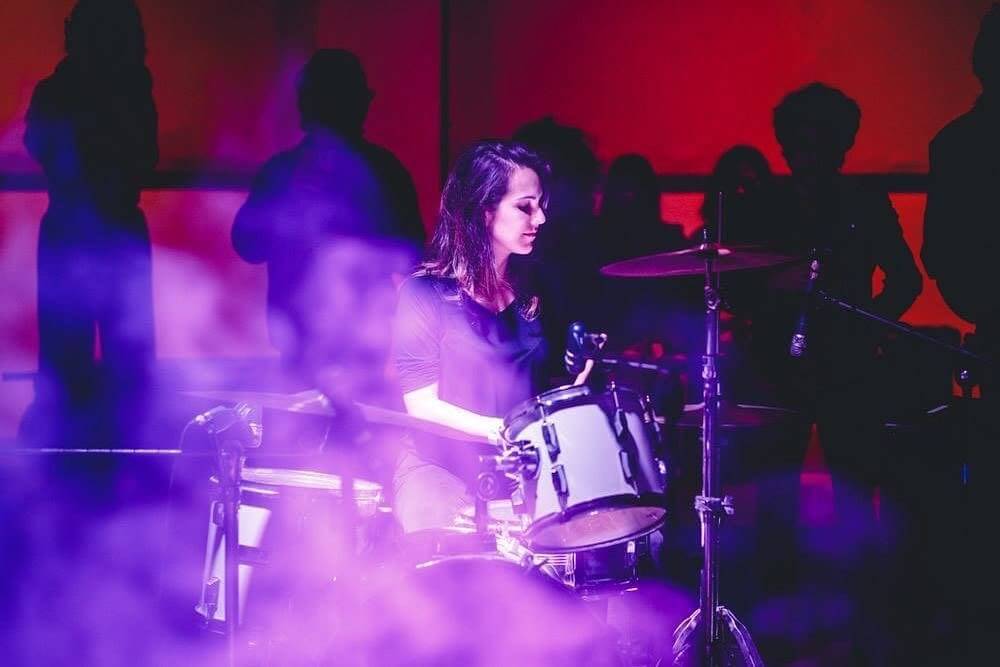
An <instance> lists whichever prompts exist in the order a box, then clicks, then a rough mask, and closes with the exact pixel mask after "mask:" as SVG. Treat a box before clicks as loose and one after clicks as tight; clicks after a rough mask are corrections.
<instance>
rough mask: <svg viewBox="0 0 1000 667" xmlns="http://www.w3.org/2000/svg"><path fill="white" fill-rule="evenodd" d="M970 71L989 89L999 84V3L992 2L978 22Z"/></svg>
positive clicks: (984, 87) (985, 88)
mask: <svg viewBox="0 0 1000 667" xmlns="http://www.w3.org/2000/svg"><path fill="white" fill-rule="evenodd" d="M972 71H973V72H974V73H975V75H976V76H977V77H978V78H979V81H980V82H981V83H982V84H983V89H984V90H991V89H994V88H996V87H997V85H998V84H1000V4H996V3H994V4H993V6H992V7H990V11H988V12H987V13H986V16H984V17H983V20H982V22H981V23H980V24H979V34H978V35H976V43H975V45H974V46H973V47H972Z"/></svg>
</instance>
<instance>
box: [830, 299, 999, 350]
mask: <svg viewBox="0 0 1000 667" xmlns="http://www.w3.org/2000/svg"><path fill="white" fill-rule="evenodd" d="M815 296H816V297H817V298H819V299H822V300H823V301H824V302H826V303H829V304H831V305H833V306H835V307H837V308H839V309H841V310H843V311H846V312H848V313H853V314H855V315H858V316H860V317H863V318H865V319H867V320H871V321H873V322H878V323H879V324H881V325H883V326H885V327H888V328H890V329H893V330H895V331H898V332H899V333H901V334H903V335H904V336H909V337H910V338H915V339H917V340H920V341H923V342H925V343H929V344H931V345H933V346H936V347H939V348H942V349H945V350H948V351H949V352H951V353H952V354H954V355H957V356H959V357H961V358H962V359H963V360H965V361H971V362H974V363H976V364H979V365H984V366H989V365H992V363H993V362H992V361H990V360H989V359H987V358H986V357H983V356H982V355H979V354H976V353H975V352H970V351H969V350H967V349H966V348H964V347H958V346H955V345H952V344H951V343H946V342H945V341H943V340H938V339H937V338H935V337H934V336H928V335H927V334H925V333H923V332H920V331H917V330H916V329H914V328H913V327H911V326H910V325H908V324H903V323H902V322H897V321H896V320H890V319H889V318H887V317H882V316H881V315H877V314H876V313H873V312H871V311H870V310H865V309H864V308H859V307H858V306H855V305H854V304H852V303H849V302H847V301H844V300H842V299H839V298H837V297H835V296H833V295H832V294H830V293H829V292H826V291H825V290H817V291H816V292H815Z"/></svg>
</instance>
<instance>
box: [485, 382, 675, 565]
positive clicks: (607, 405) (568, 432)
mask: <svg viewBox="0 0 1000 667" xmlns="http://www.w3.org/2000/svg"><path fill="white" fill-rule="evenodd" d="M654 423H655V422H654V417H653V415H652V413H651V412H650V410H649V409H648V406H647V405H646V404H645V401H644V400H643V399H642V397H640V396H639V395H638V394H637V393H635V392H634V391H632V390H630V389H626V388H623V387H611V388H609V389H608V390H607V391H604V392H601V393H593V392H591V390H590V389H589V388H588V387H583V386H581V387H561V388H559V389H553V390H551V391H548V392H545V393H544V394H540V395H539V396H536V397H535V398H533V399H531V400H529V401H526V402H525V403H523V404H521V405H520V406H518V407H517V408H515V409H514V410H513V411H512V412H511V413H510V414H509V415H508V416H507V418H506V419H505V420H504V439H505V440H506V441H507V443H508V446H509V447H510V448H512V449H513V451H514V452H515V453H517V454H518V455H519V457H520V458H521V459H522V460H537V465H536V466H534V469H530V468H528V469H522V470H521V471H520V472H519V473H518V477H519V488H518V489H517V493H516V496H517V497H516V498H515V504H516V505H518V506H519V507H518V509H519V511H520V512H522V513H523V514H525V515H526V517H527V519H526V523H527V524H528V525H527V528H526V529H525V533H524V540H525V542H526V543H527V545H528V547H529V548H531V549H532V550H534V551H538V552H545V553H568V552H573V551H580V550H583V549H593V548H597V547H604V546H610V545H614V544H619V543H621V542H626V541H628V540H634V539H635V538H637V537H640V536H642V535H646V534H647V533H650V532H652V531H653V530H656V529H657V528H659V527H660V526H661V525H662V524H663V521H664V518H665V516H666V497H665V495H664V490H665V485H666V473H667V470H666V465H665V464H664V463H663V461H661V460H660V459H659V458H657V456H656V452H654V451H653V443H654V442H656V436H655V432H654Z"/></svg>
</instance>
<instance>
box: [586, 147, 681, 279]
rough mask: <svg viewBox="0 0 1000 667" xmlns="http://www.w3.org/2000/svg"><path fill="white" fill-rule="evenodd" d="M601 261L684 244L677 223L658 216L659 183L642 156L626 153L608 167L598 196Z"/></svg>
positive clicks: (651, 167) (609, 260) (675, 248)
mask: <svg viewBox="0 0 1000 667" xmlns="http://www.w3.org/2000/svg"><path fill="white" fill-rule="evenodd" d="M600 238H601V251H602V253H603V257H602V260H601V262H602V264H607V263H610V262H614V261H618V260H621V259H629V258H632V257H637V256H639V255H647V254H650V253H656V252H669V251H671V250H679V249H681V248H684V247H686V246H687V245H688V242H687V239H686V238H685V237H684V230H683V229H682V227H681V225H679V224H673V223H667V222H664V220H663V218H662V217H661V216H660V184H659V182H658V179H657V177H656V172H655V171H654V170H653V165H652V164H650V163H649V160H647V159H646V158H645V157H644V156H642V155H638V154H636V153H629V154H626V155H622V156H620V157H618V158H616V159H615V160H614V161H613V162H612V163H611V166H610V167H608V175H607V178H606V179H605V182H604V191H603V193H602V196H601V214H600Z"/></svg>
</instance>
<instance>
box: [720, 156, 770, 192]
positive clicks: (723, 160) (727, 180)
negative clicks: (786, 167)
mask: <svg viewBox="0 0 1000 667" xmlns="http://www.w3.org/2000/svg"><path fill="white" fill-rule="evenodd" d="M772 178H773V175H772V174H771V165H769V164H768V163H767V158H766V157H764V154H763V153H761V152H760V151H759V150H757V149H756V148H754V147H753V146H733V147H732V148H730V149H729V150H727V151H726V152H725V153H723V154H722V155H720V156H719V159H718V161H716V163H715V168H714V169H712V175H711V177H710V178H709V188H708V190H707V192H719V191H722V192H724V193H726V194H727V195H735V196H737V197H738V196H742V195H747V194H753V193H754V192H756V191H757V190H758V189H760V188H761V187H762V186H765V185H767V183H769V182H770V181H771V179H772Z"/></svg>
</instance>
